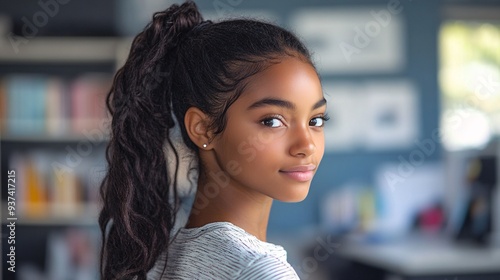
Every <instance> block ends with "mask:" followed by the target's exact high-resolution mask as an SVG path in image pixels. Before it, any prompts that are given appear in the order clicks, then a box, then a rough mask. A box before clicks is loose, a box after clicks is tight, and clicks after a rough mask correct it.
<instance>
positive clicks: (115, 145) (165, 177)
mask: <svg viewBox="0 0 500 280" xmlns="http://www.w3.org/2000/svg"><path fill="white" fill-rule="evenodd" d="M286 56H293V57H297V58H299V59H301V60H303V61H306V62H309V63H310V64H311V65H312V63H311V60H310V55H309V53H308V51H307V49H306V48H305V47H304V45H303V44H302V43H301V42H300V41H299V40H298V39H297V38H296V37H295V36H294V35H293V34H291V33H290V32H288V31H286V30H285V29H283V28H280V27H278V26H275V25H272V24H268V23H264V22H260V21H255V20H243V19H240V20H227V21H222V22H218V23H212V22H210V21H203V19H202V16H201V15H200V13H199V11H198V9H197V7H196V5H195V4H194V3H193V2H191V1H189V2H186V3H184V4H182V5H180V6H179V5H173V6H171V7H170V8H168V9H167V10H165V11H162V12H159V13H155V14H154V16H153V20H152V22H151V23H150V24H149V25H148V26H147V27H146V28H145V29H144V31H142V32H141V33H140V34H139V35H137V37H136V38H135V39H134V41H133V43H132V48H131V50H130V54H129V57H128V59H127V61H126V63H125V65H124V66H123V67H122V68H121V69H120V70H119V71H118V72H117V73H116V76H115V79H114V82H113V86H112V88H111V90H110V92H109V94H108V98H107V107H108V110H109V111H110V113H111V115H112V123H111V139H110V142H109V145H108V147H107V150H106V159H107V161H108V172H107V174H106V176H105V178H104V180H103V182H102V184H101V198H102V201H103V208H102V210H101V213H100V216H99V226H100V228H101V232H102V238H103V243H102V244H103V245H102V250H101V278H102V279H131V278H136V279H146V277H147V273H148V271H149V270H150V269H151V268H152V267H153V265H154V264H155V262H156V261H157V259H158V258H159V256H160V254H162V253H163V252H166V250H167V248H168V244H169V241H170V239H171V237H172V235H173V228H174V224H175V223H176V214H177V211H178V209H179V198H178V192H179V188H178V187H179V186H178V182H177V175H178V174H179V175H182V176H185V175H186V174H184V173H187V172H186V169H182V168H179V162H181V161H182V160H183V156H184V155H182V154H180V153H179V149H178V148H177V146H178V143H177V142H175V140H173V138H172V137H171V132H172V131H173V128H177V129H178V131H180V136H179V138H181V139H182V140H183V142H184V143H183V144H185V145H186V146H187V147H188V150H190V151H191V152H193V153H194V154H195V156H196V155H197V151H198V147H197V146H196V145H195V144H194V143H193V142H192V141H191V140H190V139H189V137H188V135H187V133H186V128H185V126H184V115H185V113H186V111H187V110H188V109H189V108H190V107H197V108H199V109H200V110H202V111H203V112H204V113H205V114H206V115H207V116H208V117H209V118H210V120H211V121H212V123H211V124H210V125H211V127H212V128H213V129H214V133H215V134H218V133H221V132H222V131H223V130H224V127H225V123H226V118H225V117H226V116H225V115H226V112H227V110H228V108H229V107H230V106H231V104H232V103H233V102H234V101H235V100H236V99H237V98H238V97H239V96H240V95H241V93H242V92H243V90H244V89H245V86H246V85H247V83H248V82H249V78H250V77H252V76H253V75H255V74H256V73H259V72H260V71H262V70H263V69H265V68H266V67H269V66H270V65H271V64H273V63H278V62H279V61H280V59H282V58H283V57H286ZM174 116H175V117H174ZM176 125H178V127H176ZM179 141H180V140H179ZM165 147H167V150H168V152H166V155H165V153H164V152H163V151H164V150H165ZM170 163H173V165H174V166H175V168H170V166H171V164H170ZM202 171H203V166H199V172H202ZM180 173H182V174H180ZM167 260H168V259H167ZM166 264H167V262H165V267H166Z"/></svg>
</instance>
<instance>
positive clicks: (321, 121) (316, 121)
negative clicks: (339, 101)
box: [309, 116, 329, 127]
mask: <svg viewBox="0 0 500 280" xmlns="http://www.w3.org/2000/svg"><path fill="white" fill-rule="evenodd" d="M327 120H329V118H328V116H322V117H316V118H313V119H312V120H310V121H309V125H310V126H316V127H323V126H324V125H325V122H326V121H327Z"/></svg>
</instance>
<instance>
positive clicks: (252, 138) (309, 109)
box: [213, 57, 326, 202]
mask: <svg viewBox="0 0 500 280" xmlns="http://www.w3.org/2000/svg"><path fill="white" fill-rule="evenodd" d="M325 110H326V101H325V99H324V98H323V92H322V89H321V84H320V81H319V78H318V75H317V74H316V71H315V70H314V68H313V67H312V66H311V65H310V64H308V63H306V62H303V61H301V60H299V59H297V58H294V57H288V58H285V59H283V60H282V61H281V62H280V63H278V64H274V65H272V66H271V67H269V68H267V69H266V70H265V71H263V72H261V73H259V74H258V75H256V76H254V77H253V78H252V80H251V81H250V83H249V84H248V87H247V88H246V89H245V91H244V92H243V94H242V95H241V96H240V97H239V98H238V99H237V100H236V101H235V102H234V103H233V104H232V105H231V107H230V108H229V110H228V111H227V115H226V118H227V126H226V128H225V130H224V131H223V132H222V133H221V134H220V135H219V136H217V138H216V139H215V141H214V142H213V148H214V151H215V155H216V160H217V162H218V164H219V166H220V167H221V168H222V170H224V171H225V172H226V174H228V176H229V177H230V179H231V183H230V186H231V187H235V188H240V189H241V190H242V191H248V192H251V193H254V194H263V195H266V196H269V197H271V198H273V199H277V200H280V201H286V202H296V201H301V200H303V199H304V198H305V197H306V196H307V193H308V191H309V187H310V184H311V179H312V178H313V175H314V174H315V172H316V170H317V168H318V165H319V163H320V161H321V159H322V157H323V152H324V142H325V140H324V133H323V127H322V126H323V123H324V119H323V118H324V117H325Z"/></svg>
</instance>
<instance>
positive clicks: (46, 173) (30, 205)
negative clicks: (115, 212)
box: [9, 150, 105, 221]
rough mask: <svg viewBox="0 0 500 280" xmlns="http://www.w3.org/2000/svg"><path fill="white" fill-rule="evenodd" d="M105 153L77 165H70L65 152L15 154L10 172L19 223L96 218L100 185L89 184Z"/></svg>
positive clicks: (10, 164)
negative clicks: (24, 221) (15, 187)
mask: <svg viewBox="0 0 500 280" xmlns="http://www.w3.org/2000/svg"><path fill="white" fill-rule="evenodd" d="M103 154H104V152H103V151H96V152H95V153H94V154H90V155H88V156H87V157H86V158H81V159H80V160H79V161H78V162H69V161H68V154H67V153H66V152H53V151H46V150H30V151H23V152H14V153H12V154H11V155H10V158H9V169H13V170H15V171H16V178H17V182H16V184H17V192H16V201H17V206H18V207H17V211H18V214H19V217H20V218H19V219H20V221H22V219H24V218H27V219H31V220H37V219H46V220H47V219H48V220H50V219H58V218H59V219H88V218H95V217H94V216H95V211H96V205H97V193H98V192H97V189H96V188H98V184H97V183H96V182H94V183H93V184H90V183H89V182H90V181H89V177H92V175H93V172H94V171H93V167H94V166H96V165H97V162H99V161H100V160H101V159H100V157H103ZM104 168H105V167H104ZM89 214H92V215H94V216H92V217H89Z"/></svg>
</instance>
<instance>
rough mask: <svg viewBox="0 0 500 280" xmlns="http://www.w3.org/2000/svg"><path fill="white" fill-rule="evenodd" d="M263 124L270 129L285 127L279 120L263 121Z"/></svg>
mask: <svg viewBox="0 0 500 280" xmlns="http://www.w3.org/2000/svg"><path fill="white" fill-rule="evenodd" d="M261 123H262V124H263V125H265V126H268V127H280V126H283V122H282V121H281V120H280V119H278V118H269V119H265V120H263V121H261Z"/></svg>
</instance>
